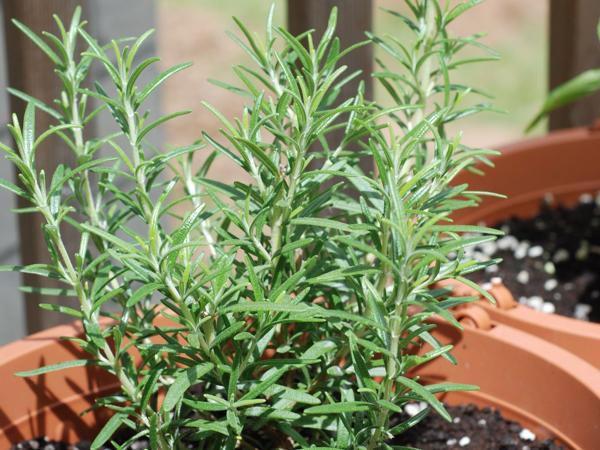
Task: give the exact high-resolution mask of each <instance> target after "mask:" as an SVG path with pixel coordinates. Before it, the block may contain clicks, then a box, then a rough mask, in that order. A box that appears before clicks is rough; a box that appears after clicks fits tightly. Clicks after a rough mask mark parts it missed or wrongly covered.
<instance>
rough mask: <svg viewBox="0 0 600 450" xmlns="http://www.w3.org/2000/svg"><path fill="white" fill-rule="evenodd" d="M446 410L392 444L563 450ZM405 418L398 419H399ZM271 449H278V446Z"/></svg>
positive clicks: (37, 448) (477, 412) (484, 414)
mask: <svg viewBox="0 0 600 450" xmlns="http://www.w3.org/2000/svg"><path fill="white" fill-rule="evenodd" d="M412 406H413V407H416V408H417V410H418V409H419V408H420V407H419V406H418V405H416V404H415V405H412ZM447 409H448V411H449V412H450V414H451V415H452V417H453V418H454V420H453V422H452V423H449V422H447V421H445V420H444V419H442V418H441V417H440V416H439V415H437V414H433V413H432V414H430V415H429V416H428V417H427V418H425V419H424V420H423V421H422V422H421V423H419V424H418V425H417V426H416V427H414V428H412V429H411V430H409V431H407V432H406V433H404V434H403V435H402V436H400V438H399V439H398V442H393V443H390V444H392V445H394V444H396V445H398V444H400V445H406V446H411V447H415V448H419V449H421V450H453V449H472V450H564V449H563V447H561V446H559V445H557V444H555V443H554V442H553V441H551V440H545V441H540V440H537V439H536V436H535V434H534V433H532V432H531V431H530V430H527V429H525V428H523V427H522V426H520V425H519V424H518V423H517V422H513V421H510V420H506V419H505V418H503V417H502V415H501V414H500V413H499V412H498V411H497V410H494V409H492V408H482V409H480V408H477V407H476V406H474V405H461V406H447ZM407 411H408V409H407ZM406 418H407V417H403V418H400V417H398V418H397V420H405V419H406ZM276 447H277V449H279V448H281V447H279V446H276ZM89 448H90V444H89V442H83V443H79V444H67V443H63V442H53V441H48V440H46V439H45V438H39V439H33V440H29V441H25V442H22V443H20V444H17V445H15V446H13V447H12V448H11V450H17V449H18V450H89ZM147 448H149V444H148V442H147V441H146V440H141V441H139V442H136V443H135V444H133V445H132V446H131V447H130V449H131V450H143V449H147ZM190 448H192V447H190ZM265 448H266V447H265ZM103 450H113V448H112V447H106V448H103ZM269 450H275V447H271V448H270V449H269Z"/></svg>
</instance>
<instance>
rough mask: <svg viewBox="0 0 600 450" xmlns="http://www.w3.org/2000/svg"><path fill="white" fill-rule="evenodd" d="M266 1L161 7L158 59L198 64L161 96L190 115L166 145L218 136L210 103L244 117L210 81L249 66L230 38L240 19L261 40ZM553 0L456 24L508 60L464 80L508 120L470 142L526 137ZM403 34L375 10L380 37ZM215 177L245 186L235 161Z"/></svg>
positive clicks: (541, 86) (490, 1)
mask: <svg viewBox="0 0 600 450" xmlns="http://www.w3.org/2000/svg"><path fill="white" fill-rule="evenodd" d="M401 3H402V2H400V1H399V0H375V4H376V7H383V8H390V9H394V8H396V9H397V8H398V5H400V4H401ZM269 4H270V2H269V1H266V0H244V1H243V2H242V1H240V0H219V1H214V0H161V1H160V2H159V8H158V30H159V35H158V36H159V54H160V56H161V57H162V64H163V65H164V66H165V67H167V66H170V65H173V64H176V63H179V62H182V61H192V62H193V63H194V65H193V67H192V68H191V69H188V70H187V71H184V72H183V73H180V74H178V75H177V76H176V78H175V79H174V80H172V81H170V82H169V83H168V84H167V85H166V87H165V89H164V90H163V92H162V98H163V109H164V110H165V112H171V111H176V110H182V109H192V110H193V111H194V112H193V114H190V115H188V116H186V117H184V118H180V119H177V120H175V121H172V122H170V124H169V127H168V142H169V143H170V144H173V145H181V144H188V143H190V142H192V141H193V140H195V139H197V138H199V137H200V135H201V132H202V130H204V131H207V132H209V133H210V134H213V135H214V134H217V133H218V129H219V122H218V120H217V119H216V118H215V117H214V116H213V115H212V114H211V113H210V112H208V111H207V110H206V108H204V107H203V106H202V105H201V101H207V102H209V103H211V104H213V105H215V106H216V107H217V108H218V109H219V110H220V111H222V112H223V113H224V114H225V116H227V117H235V116H236V115H238V114H239V112H240V111H241V107H242V101H241V99H240V98H239V97H237V96H235V95H233V94H231V93H229V92H227V91H225V90H223V89H221V88H218V87H215V86H214V85H212V84H211V83H210V82H209V81H208V80H209V79H219V80H224V81H233V80H234V78H233V75H232V71H231V69H230V67H231V65H232V64H237V63H239V62H241V61H244V62H245V61H247V58H246V56H245V55H244V53H243V51H242V50H241V49H239V48H238V47H237V45H236V44H235V43H234V42H233V41H232V40H231V39H230V38H228V37H227V36H226V35H225V31H226V30H233V29H234V26H233V23H232V21H231V16H232V15H236V16H237V17H240V18H241V19H242V20H243V21H244V22H246V23H247V24H248V25H249V27H250V28H251V29H253V30H255V31H257V32H258V33H259V35H262V27H263V26H264V25H263V24H264V20H265V19H264V17H265V16H264V15H265V12H266V10H267V9H268V6H269ZM277 5H278V20H279V21H280V22H281V21H282V20H283V17H284V13H285V8H284V7H283V6H284V5H283V2H282V1H279V2H277ZM547 9H548V5H547V0H529V1H523V0H487V1H486V2H484V4H483V5H481V6H478V7H476V8H474V10H472V12H471V13H469V14H467V15H466V16H465V17H464V18H462V19H461V20H460V22H457V23H456V24H455V31H456V32H458V33H460V34H462V35H466V34H471V33H475V32H480V31H482V30H483V31H486V32H487V37H486V38H485V43H486V44H488V45H490V46H492V47H494V48H496V49H497V50H498V51H499V52H500V53H501V55H502V60H501V61H500V62H495V63H491V65H488V66H483V67H480V68H477V69H474V70H473V71H471V72H467V73H465V74H464V79H465V80H466V81H467V82H468V83H470V84H473V85H475V86H477V87H479V88H483V89H485V90H487V91H488V92H491V93H492V94H494V95H495V97H496V99H495V103H496V105H497V106H498V107H499V108H500V109H504V110H507V112H508V114H506V115H495V114H494V115H492V114H488V115H486V116H481V117H480V118H478V119H477V120H471V121H468V122H467V121H466V122H464V123H463V124H461V129H462V130H463V131H464V136H465V139H464V140H465V142H467V143H469V144H472V145H480V146H497V145H499V144H503V143H506V142H510V141H512V140H515V139H518V138H520V137H521V136H522V130H523V129H524V127H525V125H526V123H527V121H528V120H529V119H530V118H531V117H532V116H533V113H534V111H535V110H536V108H538V107H539V105H540V104H541V101H542V99H543V95H544V92H545V86H546V61H547V49H546V45H547V42H546V41H547V39H546V35H545V33H546V26H547ZM395 26H397V25H396V24H394V22H392V21H391V19H390V18H389V17H388V16H387V15H386V14H384V13H383V12H381V11H380V10H377V12H376V14H375V28H376V31H377V32H378V33H380V34H383V33H385V32H391V31H393V30H394V27H395ZM213 176H216V177H217V178H220V179H221V180H223V181H232V180H234V179H239V177H240V176H242V175H241V173H240V172H239V171H238V170H236V169H235V168H232V167H231V164H230V162H229V161H227V160H226V159H224V158H221V159H218V161H217V162H216V164H215V166H214V169H213Z"/></svg>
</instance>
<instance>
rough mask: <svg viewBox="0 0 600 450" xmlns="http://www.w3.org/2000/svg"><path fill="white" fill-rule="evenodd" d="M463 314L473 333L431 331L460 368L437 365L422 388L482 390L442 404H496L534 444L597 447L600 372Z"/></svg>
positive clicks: (444, 328)
mask: <svg viewBox="0 0 600 450" xmlns="http://www.w3.org/2000/svg"><path fill="white" fill-rule="evenodd" d="M461 314H462V315H463V316H464V318H463V320H462V323H463V324H465V323H471V324H473V325H475V327H473V326H466V327H465V329H464V330H463V331H462V332H461V331H460V330H458V329H456V328H455V327H453V326H451V325H449V324H445V323H439V324H438V328H437V330H436V331H435V332H434V335H435V336H436V337H437V338H438V339H439V340H440V341H441V342H443V343H451V344H453V345H454V350H453V355H454V356H455V357H456V359H457V360H458V365H456V366H454V365H452V364H450V363H449V362H448V361H447V360H445V359H442V358H438V359H436V360H435V361H433V362H431V363H429V364H428V365H427V366H424V367H423V368H421V369H420V370H419V374H420V375H421V376H422V377H423V378H424V379H425V380H427V381H431V382H433V381H435V382H442V381H446V380H448V381H450V380H451V381H453V382H460V383H472V384H476V385H479V386H480V388H481V390H480V391H477V392H465V393H451V394H448V395H446V397H445V398H444V400H445V401H447V402H448V403H451V404H458V403H466V402H473V403H476V404H479V405H494V406H496V407H498V408H499V409H500V410H501V411H502V413H503V415H504V416H505V417H507V418H509V419H513V420H517V421H518V422H520V423H521V424H522V425H523V426H525V427H527V428H528V429H530V430H531V431H533V432H534V433H535V434H536V436H537V437H538V438H541V439H544V438H549V437H556V438H558V440H559V441H561V443H563V444H564V445H566V446H567V448H571V449H578V450H595V449H597V448H598V445H599V443H600V371H598V370H597V369H596V368H595V367H593V366H592V365H590V364H589V363H587V362H585V361H583V360H582V359H580V358H578V357H576V356H575V355H573V354H571V353H570V352H568V351H566V350H564V349H562V348H560V347H558V346H556V345H554V344H552V343H550V342H548V341H545V340H543V339H540V338H537V337H535V336H532V335H530V334H528V333H524V332H523V331H520V330H517V329H515V328H512V327H509V326H507V325H504V324H499V323H496V322H494V321H492V320H490V319H489V317H488V316H487V314H486V313H485V311H484V310H483V309H481V308H479V307H478V306H471V307H470V308H467V309H465V310H463V312H462V313H461ZM477 326H480V327H482V328H476V327H477ZM574 411H577V414H574Z"/></svg>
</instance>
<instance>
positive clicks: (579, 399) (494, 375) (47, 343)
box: [0, 307, 600, 450]
mask: <svg viewBox="0 0 600 450" xmlns="http://www.w3.org/2000/svg"><path fill="white" fill-rule="evenodd" d="M458 314H459V315H460V317H461V321H462V322H463V323H464V324H467V325H468V326H467V327H466V328H465V330H464V331H463V332H460V331H459V330H458V329H456V328H454V327H452V326H450V325H447V324H445V323H444V322H439V328H438V330H437V331H436V332H435V334H436V336H437V337H438V339H440V340H441V341H443V342H452V343H454V344H455V345H456V347H455V351H454V354H455V356H456V357H457V359H458V361H459V365H458V366H453V365H451V364H449V363H448V362H447V361H445V360H439V361H435V362H433V363H430V364H428V365H426V366H423V367H422V368H421V370H420V371H419V375H421V376H422V377H424V378H425V379H426V380H429V381H431V382H439V381H442V380H452V381H454V382H464V383H472V384H478V385H480V386H481V388H482V389H481V391H480V392H470V393H461V394H459V393H452V394H451V395H447V396H446V397H445V398H444V400H446V401H447V402H449V403H452V404H457V403H465V402H473V403H476V404H479V405H487V406H493V407H497V408H498V409H500V410H501V411H502V413H503V415H504V416H505V417H507V418H509V419H514V420H518V421H519V422H521V424H522V425H523V426H525V427H527V428H528V429H530V430H532V431H533V432H534V433H536V435H537V436H538V437H539V438H546V437H556V438H558V439H559V441H560V442H562V443H564V444H565V445H566V446H567V448H571V449H574V450H589V449H592V448H594V443H597V442H600V424H599V423H598V421H597V418H598V417H600V371H598V370H596V369H595V368H594V367H592V366H591V365H589V364H588V363H586V362H584V361H582V360H581V359H579V358H577V357H576V356H574V355H572V354H570V353H569V352H566V351H565V350H563V349H561V348H559V347H557V346H555V345H553V344H551V343H549V342H546V341H544V340H541V339H539V338H536V337H534V336H530V335H528V334H527V333H524V332H522V331H519V330H516V329H514V328H511V327H508V326H506V325H502V324H495V323H493V322H492V321H491V320H490V319H489V315H488V314H487V313H486V312H485V311H484V310H483V309H481V308H473V307H472V308H467V309H465V310H463V311H461V312H459V313H458ZM476 327H479V328H476ZM79 331H80V329H78V328H77V327H76V326H61V327H56V328H52V329H50V330H47V331H44V332H42V333H38V334H35V335H32V336H30V337H28V338H26V339H23V340H21V341H17V342H15V343H12V344H9V345H7V346H5V347H3V348H0V376H2V380H3V384H2V386H1V387H0V398H2V402H1V406H0V448H9V447H10V445H12V444H15V443H17V442H20V441H22V440H25V439H29V438H32V437H36V436H40V435H46V436H48V437H49V438H51V439H59V440H67V441H72V442H75V441H77V440H79V439H90V438H91V437H93V436H94V433H95V431H97V429H99V427H100V426H101V424H103V423H104V422H105V421H106V420H107V417H108V416H107V415H108V413H107V411H105V410H98V411H96V412H94V413H90V414H88V415H84V416H80V415H79V413H80V412H81V411H83V410H85V409H86V408H89V407H90V406H91V405H92V403H93V398H94V397H95V396H98V395H103V394H107V393H109V392H111V391H113V390H115V389H116V383H115V380H114V379H113V378H112V377H110V376H108V375H106V374H103V373H101V372H99V371H97V370H94V369H93V368H90V367H75V368H71V369H66V370H64V371H58V372H52V373H48V374H46V375H43V376H38V377H33V378H29V379H27V378H20V377H17V376H15V375H14V373H15V372H17V371H21V370H29V369H31V368H33V367H37V366H40V365H44V364H52V363H58V362H62V361H66V360H71V359H76V358H79V357H81V356H82V355H80V353H79V352H78V351H77V350H75V349H74V347H73V346H71V345H70V344H68V343H66V342H65V341H61V340H60V339H59V337H60V336H76V335H78V334H79ZM567 405H568V406H567ZM575 409H576V410H577V411H578V412H579V413H578V414H577V415H574V414H572V411H573V410H575Z"/></svg>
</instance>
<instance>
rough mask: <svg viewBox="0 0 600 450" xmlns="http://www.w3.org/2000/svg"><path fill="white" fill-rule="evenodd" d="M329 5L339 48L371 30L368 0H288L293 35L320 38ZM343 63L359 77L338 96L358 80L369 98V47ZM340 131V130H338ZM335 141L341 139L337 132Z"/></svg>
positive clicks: (352, 89)
mask: <svg viewBox="0 0 600 450" xmlns="http://www.w3.org/2000/svg"><path fill="white" fill-rule="evenodd" d="M333 7H337V8H338V22H337V36H338V37H339V38H340V42H341V46H342V48H346V47H348V46H350V45H352V44H356V43H357V42H361V41H364V40H365V39H366V36H365V31H370V30H372V24H373V2H372V0H288V25H289V29H290V32H291V33H292V34H294V35H297V34H300V33H303V32H304V31H306V30H311V29H314V30H315V33H316V36H317V37H320V36H321V35H322V34H323V32H324V31H325V29H326V28H327V22H328V19H329V14H330V12H331V9H332V8H333ZM342 63H343V64H345V65H347V66H348V73H352V72H355V71H357V70H360V71H361V76H360V77H358V78H356V79H355V80H353V81H352V82H351V83H348V84H346V85H345V86H344V87H343V88H342V92H341V94H340V99H346V98H349V97H351V96H353V95H355V94H356V89H357V87H358V84H359V82H360V81H361V80H362V81H364V83H365V96H366V98H368V99H372V98H373V80H372V77H371V73H372V72H373V46H372V45H366V46H363V47H361V48H359V49H357V50H355V51H353V52H351V53H350V54H348V55H347V56H346V57H345V58H344V60H343V61H342ZM340 133H343V130H340ZM335 140H338V142H339V140H341V135H340V136H338V137H337V138H336V139H335ZM361 165H362V166H363V169H364V170H369V168H370V167H372V165H371V162H370V161H364V162H363V163H362V164H361Z"/></svg>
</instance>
